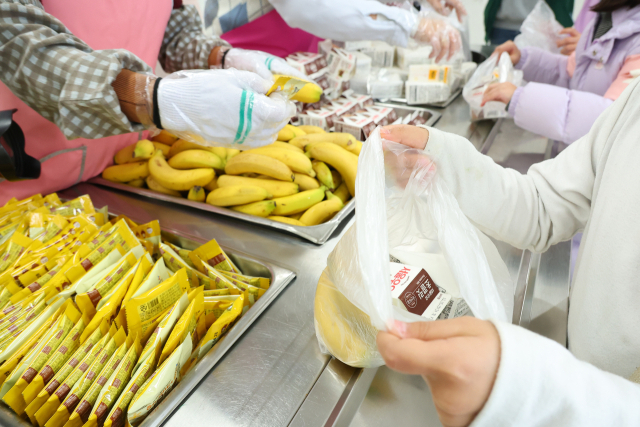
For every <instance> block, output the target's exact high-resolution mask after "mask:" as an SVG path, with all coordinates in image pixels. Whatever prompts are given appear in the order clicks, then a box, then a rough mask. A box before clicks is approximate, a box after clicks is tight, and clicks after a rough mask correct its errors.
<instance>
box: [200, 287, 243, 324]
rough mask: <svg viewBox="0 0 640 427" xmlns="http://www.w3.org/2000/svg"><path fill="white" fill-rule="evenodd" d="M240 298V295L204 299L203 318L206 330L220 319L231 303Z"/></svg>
mask: <svg viewBox="0 0 640 427" xmlns="http://www.w3.org/2000/svg"><path fill="white" fill-rule="evenodd" d="M238 298H240V295H225V296H214V297H207V296H205V297H204V316H205V322H206V325H207V328H210V327H211V325H213V323H214V322H215V321H216V320H218V318H220V316H221V315H222V313H224V312H225V311H226V310H227V309H228V308H229V307H231V306H232V305H233V303H234V302H235V301H236V300H237V299H238Z"/></svg>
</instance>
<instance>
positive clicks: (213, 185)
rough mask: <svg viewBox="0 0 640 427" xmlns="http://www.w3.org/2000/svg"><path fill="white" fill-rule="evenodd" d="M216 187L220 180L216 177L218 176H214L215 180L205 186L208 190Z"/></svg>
mask: <svg viewBox="0 0 640 427" xmlns="http://www.w3.org/2000/svg"><path fill="white" fill-rule="evenodd" d="M216 188H218V180H217V179H216V177H215V176H214V177H213V180H212V181H211V182H210V183H208V184H207V185H205V186H204V189H205V190H207V191H213V190H215V189H216Z"/></svg>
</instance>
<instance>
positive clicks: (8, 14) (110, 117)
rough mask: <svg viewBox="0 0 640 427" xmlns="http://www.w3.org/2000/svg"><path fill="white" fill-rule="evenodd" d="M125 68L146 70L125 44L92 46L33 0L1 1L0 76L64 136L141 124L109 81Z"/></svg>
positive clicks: (120, 130) (88, 134)
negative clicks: (132, 117)
mask: <svg viewBox="0 0 640 427" xmlns="http://www.w3.org/2000/svg"><path fill="white" fill-rule="evenodd" d="M124 68H126V69H129V70H131V71H136V72H151V68H149V66H147V65H146V64H145V63H144V61H142V60H141V59H139V58H138V57H137V56H135V55H134V54H133V53H131V52H128V51H126V50H122V49H114V50H92V49H91V48H90V47H89V46H88V45H87V44H86V43H84V42H83V41H82V40H80V39H79V38H77V37H75V36H74V35H73V34H71V32H70V31H69V30H68V29H67V28H65V26H64V24H62V22H60V21H59V20H58V19H56V18H55V17H53V16H51V15H49V14H47V13H46V12H45V11H44V10H43V8H42V5H41V4H40V2H39V1H38V0H13V1H9V0H2V1H0V80H1V81H2V82H3V83H4V84H6V85H7V86H8V87H9V89H10V90H11V91H12V92H13V93H14V94H15V95H16V96H17V97H18V98H20V99H21V100H22V101H23V102H24V103H26V104H27V105H28V106H29V107H31V108H33V109H34V110H36V111H37V112H38V113H40V114H41V115H42V116H43V117H44V118H46V119H47V120H50V121H51V122H53V123H55V124H56V125H57V126H58V127H59V128H60V129H62V131H63V132H64V135H65V136H66V137H67V138H68V139H73V138H79V137H82V138H91V139H94V138H102V137H105V136H110V135H116V134H121V133H127V132H133V131H137V130H141V129H142V125H139V124H134V123H131V122H130V121H129V120H128V119H127V117H126V116H125V115H124V114H123V112H122V111H121V109H120V103H119V101H118V97H117V96H116V93H115V92H114V90H113V88H112V87H111V83H112V82H113V81H114V79H115V78H116V76H117V75H118V74H119V73H120V71H121V70H122V69H124Z"/></svg>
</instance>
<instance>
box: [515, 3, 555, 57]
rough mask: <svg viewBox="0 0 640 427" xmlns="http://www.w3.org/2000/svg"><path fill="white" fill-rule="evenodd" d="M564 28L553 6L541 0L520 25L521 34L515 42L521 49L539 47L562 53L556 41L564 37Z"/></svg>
mask: <svg viewBox="0 0 640 427" xmlns="http://www.w3.org/2000/svg"><path fill="white" fill-rule="evenodd" d="M562 29H563V27H562V25H561V24H560V23H559V22H558V21H557V20H556V17H555V15H554V13H553V10H552V9H551V7H549V5H548V4H547V2H545V1H544V0H540V1H538V3H537V4H536V6H535V7H534V8H533V10H532V11H531V13H530V14H529V15H527V17H526V18H525V20H524V22H523V23H522V26H521V27H520V34H518V35H517V36H516V38H515V40H514V42H515V44H516V45H517V46H518V47H519V48H520V49H522V48H523V47H539V48H540V49H544V50H546V51H549V52H552V53H560V48H558V46H557V45H556V42H557V41H558V40H560V39H561V38H562V37H563V36H561V35H560V31H562Z"/></svg>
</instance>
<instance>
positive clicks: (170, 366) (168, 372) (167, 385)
mask: <svg viewBox="0 0 640 427" xmlns="http://www.w3.org/2000/svg"><path fill="white" fill-rule="evenodd" d="M192 346H193V345H192V342H191V336H190V335H187V337H186V338H185V340H184V342H183V343H182V344H180V345H179V346H178V348H176V349H175V351H174V352H173V353H172V354H171V356H169V357H168V358H167V360H165V361H164V363H163V364H162V365H160V367H159V368H158V369H157V370H156V371H155V372H154V373H153V374H152V375H151V377H149V379H148V380H147V381H146V382H145V383H144V385H143V386H142V387H141V388H140V390H138V392H137V393H136V395H135V396H134V398H133V400H132V401H131V404H130V405H129V409H128V410H127V418H128V420H129V423H130V424H131V425H132V426H136V425H138V424H139V423H140V422H141V421H142V420H143V419H144V418H145V417H146V416H147V415H148V414H149V413H150V412H151V411H152V410H153V409H154V408H155V407H156V406H157V405H158V403H160V401H162V399H163V398H164V397H165V396H166V395H167V394H169V392H170V391H171V390H172V389H173V387H174V386H175V385H176V384H177V383H178V382H179V381H180V379H181V375H180V371H181V369H182V367H183V366H184V365H185V363H187V362H188V360H189V356H191V351H192Z"/></svg>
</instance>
